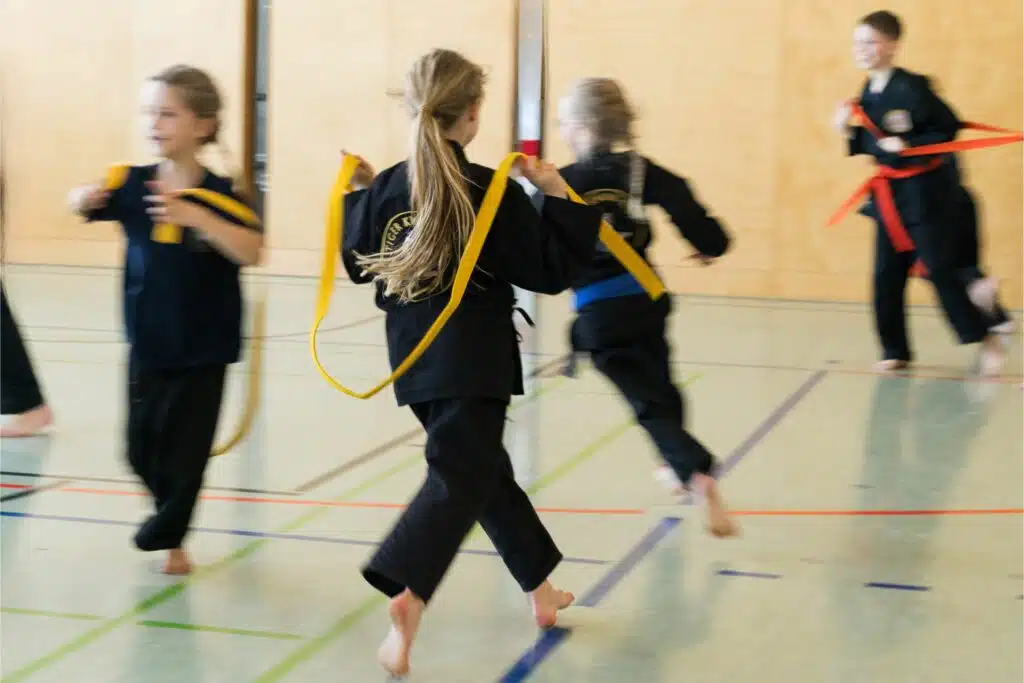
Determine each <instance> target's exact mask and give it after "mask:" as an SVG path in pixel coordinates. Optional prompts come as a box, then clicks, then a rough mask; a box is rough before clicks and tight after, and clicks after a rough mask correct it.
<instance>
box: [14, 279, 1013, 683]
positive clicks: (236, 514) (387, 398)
mask: <svg viewBox="0 0 1024 683" xmlns="http://www.w3.org/2000/svg"><path fill="white" fill-rule="evenodd" d="M256 287H258V288H260V289H262V290H264V291H265V292H266V293H267V296H268V302H269V303H268V316H269V317H268V324H267V331H266V339H265V346H264V373H265V374H264V376H263V383H264V398H263V403H262V408H261V411H260V414H259V415H258V419H257V422H256V425H255V427H254V430H253V432H252V433H251V435H250V437H249V438H248V439H247V440H246V441H245V442H244V443H243V444H242V445H241V446H239V447H238V448H237V449H235V450H234V451H232V452H230V453H228V454H226V455H224V456H221V457H219V458H217V459H216V460H215V461H214V462H213V463H212V464H211V466H210V468H209V471H208V477H207V488H206V490H205V495H204V500H203V501H202V502H201V503H200V507H199V510H198V513H197V516H196V518H195V520H194V525H195V532H194V534H193V535H192V536H191V540H190V550H191V552H192V554H193V558H194V560H195V561H196V563H197V564H198V565H199V569H198V571H197V572H196V573H195V574H194V575H193V576H191V577H189V578H187V579H185V580H181V579H176V578H170V577H166V576H164V575H162V574H160V573H159V565H160V560H161V559H162V558H158V557H157V556H146V555H143V554H141V553H139V552H137V551H136V550H134V548H133V547H132V545H131V536H132V534H133V531H134V527H135V525H136V524H137V523H138V521H139V520H140V519H141V518H142V517H143V516H144V515H145V514H146V511H147V509H148V505H149V502H148V499H147V498H146V497H145V494H144V492H143V490H142V489H141V488H140V487H139V486H138V485H137V484H136V483H135V481H134V480H133V478H132V476H131V474H130V472H129V471H128V469H127V466H126V463H125V462H124V459H123V456H122V440H121V431H122V427H121V421H122V419H123V418H122V415H123V392H124V389H123V384H124V382H123V376H124V357H125V347H124V345H123V343H122V341H121V323H120V273H118V272H117V271H113V270H103V269H77V268H56V267H9V268H7V269H6V275H5V288H6V289H7V290H8V293H9V298H10V300H11V302H12V306H13V307H14V310H15V315H16V316H17V317H18V319H19V322H20V323H21V325H22V330H23V332H24V335H25V337H26V341H27V344H28V346H29V349H30V352H31V353H32V354H33V357H34V361H35V363H36V368H37V371H38V372H39V374H40V375H41V378H42V381H43V384H44V390H45V391H46V393H47V395H48V397H49V398H50V400H51V403H52V405H53V407H54V409H55V411H56V416H57V425H56V429H55V430H54V432H53V434H52V435H50V436H45V437H38V438H34V439H29V440H24V441H5V442H3V445H2V463H0V470H2V489H0V494H2V497H3V503H2V510H0V514H2V517H0V523H2V558H0V561H2V572H3V573H2V595H0V608H2V614H0V617H2V662H0V663H2V672H3V674H4V677H3V679H2V680H3V681H4V682H5V683H6V682H8V681H10V683H14V682H15V681H17V682H19V683H20V681H30V682H32V683H36V682H38V683H46V682H51V683H67V682H68V681H74V683H100V682H102V683H157V682H160V683H172V682H173V683H179V682H181V681H188V682H189V683H214V682H217V683H271V682H276V681H296V682H298V681H303V682H304V683H319V682H321V681H323V682H328V681H330V682H336V681H345V682H346V683H362V682H364V681H380V680H383V679H384V676H383V675H382V673H381V671H380V669H379V668H378V666H377V664H376V661H375V653H376V648H377V644H378V643H379V641H380V639H381V638H382V637H383V635H384V634H385V632H386V629H387V617H386V613H385V609H384V601H383V600H382V599H381V598H380V597H379V596H378V595H377V594H376V593H374V592H373V591H372V590H371V589H370V588H369V586H368V585H367V584H366V583H365V582H364V581H363V580H362V578H361V577H360V575H359V572H358V570H359V567H360V565H361V563H362V562H363V560H364V558H366V557H367V555H368V554H369V553H370V552H371V549H372V547H373V545H374V543H375V542H376V541H378V540H379V539H380V538H381V537H382V536H383V535H384V534H385V533H386V531H387V530H388V528H389V526H390V524H391V521H392V520H393V518H394V517H395V515H396V513H397V511H398V509H399V508H400V507H401V506H402V505H403V504H404V503H405V502H406V500H407V499H408V498H409V497H410V496H411V494H412V492H413V491H414V490H415V489H416V487H417V486H418V484H419V482H420V480H421V477H422V473H423V469H424V466H423V460H422V455H421V451H422V446H423V434H422V432H421V431H420V430H419V429H418V424H417V423H416V422H415V420H414V418H413V416H412V414H411V413H410V412H409V411H408V410H404V409H399V408H398V407H396V406H395V404H394V400H393V398H392V396H391V394H390V393H389V392H387V391H385V392H382V394H381V395H379V396H377V397H375V398H373V399H371V400H368V401H357V400H354V399H351V398H348V397H346V396H344V395H342V394H340V393H338V392H336V391H335V390H334V389H333V388H332V387H330V386H329V385H328V384H327V383H326V382H325V381H324V380H323V379H322V378H321V377H319V376H318V373H317V371H316V369H315V367H314V366H313V364H312V361H311V359H310V355H309V347H308V338H307V330H308V328H309V325H310V322H311V320H312V307H313V301H314V297H315V291H316V283H315V282H314V281H313V280H305V279H295V278H266V279H265V280H262V281H261V283H260V284H258V285H256ZM911 315H912V323H911V328H912V334H913V336H914V339H915V341H916V345H917V347H918V349H917V350H918V356H919V363H920V365H919V366H918V367H917V368H916V370H915V371H914V373H913V374H911V375H908V376H901V377H890V378H882V377H878V376H876V375H874V374H872V373H871V372H870V366H871V363H872V362H873V361H874V360H875V359H876V357H875V353H876V347H875V341H874V337H873V332H872V327H871V318H870V311H869V310H868V309H867V308H866V307H865V306H862V305H858V304H837V303H797V302H778V301H768V300H753V299H742V300H740V299H728V300H727V299H716V298H710V297H679V298H677V299H676V309H675V315H674V316H673V322H672V335H671V338H672V342H673V345H674V349H675V360H676V364H675V370H676V373H677V374H676V376H677V381H678V382H679V383H680V384H683V385H685V391H686V395H687V397H688V401H689V424H690V427H691V429H692V430H693V431H694V432H695V433H696V434H697V435H698V436H699V437H700V438H701V439H702V440H703V441H704V442H705V443H706V444H707V445H708V446H709V447H711V448H712V450H713V451H715V452H716V453H717V454H718V455H719V457H720V458H721V461H722V463H723V465H724V469H725V471H726V474H725V476H724V477H723V479H722V486H723V491H724V493H725V494H726V496H727V499H728V501H729V503H730V504H731V506H732V507H733V508H734V509H735V511H736V512H737V513H738V514H739V515H741V517H740V522H741V523H742V525H743V534H742V536H741V537H740V538H738V539H734V540H728V541H719V540H714V539H711V538H709V537H708V536H707V535H706V534H705V533H704V531H703V525H702V520H701V516H700V514H699V510H698V509H696V508H694V507H692V506H689V505H680V504H678V501H674V500H673V499H672V498H671V497H670V496H669V495H668V494H667V493H666V492H665V491H664V490H663V489H662V488H661V487H660V485H659V484H658V483H657V482H656V481H655V480H654V478H653V476H652V474H653V469H654V467H655V465H656V459H655V453H654V452H653V450H652V448H651V446H650V445H649V443H648V441H647V439H646V437H645V435H644V434H643V433H642V432H641V430H640V429H639V428H638V427H635V426H633V424H632V421H631V415H630V413H629V412H628V410H627V408H626V406H625V404H624V403H623V402H622V400H621V399H620V398H619V397H618V396H617V395H616V394H615V393H614V392H613V390H612V389H611V387H610V386H609V385H608V384H607V383H606V382H605V381H604V380H603V378H601V377H600V376H598V375H596V374H595V373H594V372H593V371H592V370H591V369H590V368H589V367H588V366H587V365H586V364H583V365H582V366H581V370H582V372H581V375H580V376H579V377H578V378H577V379H575V380H568V379H564V378H561V377H557V376H553V377H544V376H542V377H539V378H538V379H537V380H536V386H537V390H536V392H534V393H532V394H531V395H530V396H529V397H527V398H525V399H523V400H520V401H517V402H516V404H515V405H514V407H513V408H512V410H511V412H510V419H509V435H508V440H509V444H510V450H512V451H513V452H514V453H515V457H514V461H515V465H516V468H517V472H519V473H520V475H521V479H522V482H523V484H524V486H528V487H529V489H530V491H531V493H532V494H533V499H534V501H535V504H536V506H537V507H538V508H539V509H540V510H541V514H542V517H543V519H544V520H545V522H546V524H548V525H549V528H550V529H551V531H552V533H553V535H554V537H555V539H556V540H557V541H558V543H559V544H560V546H561V548H562V550H563V552H564V553H565V555H566V561H565V563H564V564H563V565H562V566H561V567H560V568H559V569H558V571H557V572H556V574H555V577H554V578H555V580H556V582H557V583H558V584H559V585H561V586H564V587H566V588H568V589H571V590H573V591H575V592H576V595H577V599H578V606H576V607H573V608H572V609H570V610H567V611H566V612H565V613H564V616H563V618H562V625H563V627H564V628H559V629H555V630H552V631H549V632H547V633H543V634H541V633H538V632H537V630H536V628H535V627H534V626H533V622H532V619H531V618H530V614H529V610H528V607H527V604H526V602H525V600H524V598H523V596H522V594H521V592H520V591H519V589H518V588H517V586H516V585H515V584H514V583H513V581H512V579H511V578H510V577H509V576H508V574H507V572H506V571H505V569H504V567H503V565H502V563H501V561H500V560H499V559H498V558H497V557H496V556H495V555H494V553H493V549H492V548H491V547H490V545H489V543H488V541H487V539H486V537H485V536H484V535H483V534H481V533H474V534H473V535H472V536H471V538H470V539H469V540H468V541H467V543H466V545H465V547H464V550H463V553H462V554H461V555H460V557H459V559H458V561H457V562H456V564H455V566H454V568H453V570H452V572H451V573H450V574H449V575H448V578H447V579H446V581H445V584H444V585H443V586H442V588H441V591H440V592H439V594H438V597H437V599H436V602H435V603H434V604H433V605H432V607H431V609H430V610H429V611H428V612H427V616H426V618H425V620H424V623H423V627H422V630H421V635H420V638H419V640H418V642H417V645H416V648H415V650H414V652H413V674H412V676H411V677H410V681H412V682H415V681H437V682H443V683H461V682H466V683H487V682H497V681H504V682H506V683H512V682H514V681H524V680H527V681H536V682H537V683H576V682H579V683H590V682H594V683H599V682H600V683H622V682H623V681H635V682H636V683H670V682H671V683H678V681H683V680H685V681H687V683H724V682H729V683H734V682H739V681H757V682H759V683H770V682H774V681H779V682H781V681H786V682H787V683H788V682H790V681H835V682H837V683H853V682H858V683H859V682H861V681H878V682H879V683H889V682H892V683H896V682H905V681H906V682H909V681H927V682H928V683H946V682H948V683H963V682H964V681H968V680H979V681H985V683H1020V681H1021V680H1022V678H1024V662H1022V657H1021V650H1020V645H1021V642H1022V640H1024V621H1022V600H1021V594H1022V592H1024V587H1022V584H1024V576H1022V574H1021V572H1022V571H1024V568H1022V558H1024V529H1022V512H1024V511H1022V508H1024V500H1022V498H1024V451H1022V448H1024V445H1022V444H1024V442H1022V439H1024V406H1022V393H1024V392H1022V391H1021V370H1022V368H1021V347H1020V341H1019V339H1020V338H1019V336H1018V337H1015V338H1013V339H1012V340H1011V341H1010V346H1009V360H1008V363H1007V366H1006V368H1005V371H1004V374H1003V376H1002V377H1000V378H998V379H995V380H981V379H978V378H976V377H972V376H971V365H972V363H973V360H974V356H973V354H974V352H973V350H972V349H969V348H968V349H964V348H960V347H957V346H956V345H955V344H954V342H953V339H952V336H951V333H950V332H949V331H948V328H947V327H946V325H945V323H944V322H943V320H942V319H941V316H940V314H939V312H938V311H937V310H934V309H932V308H927V307H921V308H914V309H913V310H912V314H911ZM1014 315H1015V317H1018V318H1019V313H1015V314H1014ZM568 319H569V310H568V301H567V297H558V298H543V299H541V301H540V314H539V320H538V323H539V326H538V328H537V329H536V330H534V331H533V332H532V333H534V334H537V335H538V344H539V353H538V354H537V362H538V364H539V366H540V367H541V368H542V370H543V369H544V368H547V367H551V365H552V364H556V363H557V361H558V359H559V357H560V356H561V355H562V354H563V353H564V351H565V343H564V339H565V328H566V322H567V320H568ZM324 328H325V330H326V331H325V332H324V333H323V336H322V341H321V344H320V348H321V359H322V360H323V361H324V362H325V365H326V366H327V367H328V368H329V369H330V370H331V372H332V373H333V374H334V375H336V376H337V377H338V378H339V379H340V380H341V381H342V382H343V383H345V384H348V385H353V386H354V388H357V389H364V388H369V387H370V386H372V385H373V384H376V382H377V381H378V380H379V379H381V378H383V377H384V376H386V375H387V361H386V355H385V348H384V345H383V341H384V337H383V318H382V317H381V316H380V315H379V312H378V311H377V310H376V309H375V308H373V305H372V295H371V292H370V290H368V289H364V290H357V289H355V288H353V287H351V286H347V285H343V284H341V283H339V285H338V289H337V292H336V295H335V303H334V305H333V311H332V313H331V316H330V317H329V318H328V320H327V321H326V322H325V323H324ZM245 371H246V364H245V363H242V364H239V365H237V366H236V367H235V370H234V374H233V377H232V380H231V385H230V388H229V399H228V404H227V405H226V407H225V412H224V416H223V418H222V427H221V432H222V434H223V435H224V436H225V437H226V436H228V435H230V432H232V431H233V430H234V428H235V426H236V425H237V422H238V420H239V416H240V415H241V409H242V403H243V398H244V396H243V387H244V373H245ZM544 374H552V373H544V372H542V373H541V375H544Z"/></svg>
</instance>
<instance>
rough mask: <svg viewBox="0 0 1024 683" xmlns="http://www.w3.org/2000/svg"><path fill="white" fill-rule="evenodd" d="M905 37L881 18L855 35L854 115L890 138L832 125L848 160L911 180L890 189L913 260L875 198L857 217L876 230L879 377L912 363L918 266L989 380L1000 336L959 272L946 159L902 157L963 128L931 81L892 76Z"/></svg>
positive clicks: (953, 182) (842, 119)
mask: <svg viewBox="0 0 1024 683" xmlns="http://www.w3.org/2000/svg"><path fill="white" fill-rule="evenodd" d="M902 30H903V29H902V24H901V22H900V20H899V18H898V17H897V16H896V15H894V14H892V13H891V12H884V11H882V12H873V13H871V14H869V15H867V16H865V17H864V18H863V19H861V21H860V22H859V23H858V25H857V27H856V29H855V31H854V57H855V60H856V62H857V65H858V66H859V67H860V68H862V69H864V70H866V71H868V73H869V74H870V77H869V79H868V81H867V82H866V83H865V84H864V88H863V91H862V93H861V98H860V99H861V101H860V106H861V107H862V108H863V110H864V113H865V114H866V115H867V116H868V118H870V119H871V121H872V122H873V123H874V125H875V126H876V127H877V128H878V129H879V130H881V131H882V132H883V133H884V134H885V135H886V136H887V137H885V138H883V139H881V140H876V139H875V137H874V136H873V135H872V133H871V132H870V131H869V130H867V128H865V127H864V126H858V127H851V126H850V125H849V120H850V113H851V111H850V107H849V105H847V104H843V105H840V106H839V107H838V109H837V111H836V118H835V126H836V128H837V129H838V130H839V131H840V132H842V133H843V134H844V135H845V136H846V137H847V139H848V153H849V154H850V155H859V154H867V155H870V156H873V157H874V158H875V160H876V162H877V163H878V165H879V166H882V167H888V168H890V169H897V170H899V171H901V172H906V173H908V174H912V175H911V176H910V177H905V178H901V179H894V180H890V181H889V184H890V187H891V188H892V194H893V199H894V201H895V204H896V209H897V211H898V213H899V217H900V220H901V222H902V223H903V225H904V226H905V229H906V232H907V234H908V235H909V237H910V238H911V239H912V240H913V243H914V247H915V251H912V252H898V251H896V247H895V245H894V243H893V241H892V237H891V235H889V233H888V232H887V229H886V227H887V226H886V224H885V221H884V220H883V215H882V213H881V210H880V207H879V202H878V198H877V197H872V200H871V201H869V202H868V203H867V204H866V205H865V206H864V207H863V208H862V210H861V213H863V214H865V215H867V216H869V217H871V218H874V219H875V221H876V223H877V224H878V229H877V238H876V248H875V276H874V306H875V324H876V328H877V331H878V336H879V339H880V341H881V345H882V360H881V361H879V363H878V364H877V365H876V369H878V370H879V371H882V372H889V371H892V370H899V369H902V368H905V367H907V366H908V365H909V364H910V362H911V361H912V358H913V354H912V353H911V350H910V341H909V339H908V337H907V329H906V314H905V313H906V311H905V307H906V306H905V301H904V293H905V290H906V285H907V278H908V276H909V273H910V269H911V266H912V265H913V264H914V262H915V261H916V260H917V259H920V260H921V262H922V263H923V264H924V266H925V267H926V268H927V270H928V279H929V281H930V282H931V283H932V285H933V286H934V287H935V291H936V293H937V294H938V297H939V300H940V302H941V303H942V308H943V310H944V311H945V313H946V317H947V319H948V320H949V322H950V324H951V325H952V326H953V328H954V329H955V330H956V333H957V336H958V337H959V338H960V342H961V343H962V344H974V343H979V342H980V343H981V353H980V356H979V361H980V366H981V370H982V372H983V373H985V374H995V373H997V372H998V371H999V367H1000V366H1001V364H1002V351H1001V345H1000V342H999V339H998V336H997V335H995V334H992V333H990V332H989V329H988V327H989V321H988V316H987V315H986V314H985V313H984V312H983V311H981V310H980V309H979V308H978V307H977V306H976V305H975V304H974V303H973V302H972V301H971V299H970V298H969V296H968V293H967V285H966V283H965V282H964V281H963V279H962V277H961V273H960V271H959V269H958V267H957V266H958V263H957V257H956V241H957V239H958V238H959V236H958V230H960V226H959V225H958V220H957V215H958V211H957V206H956V197H957V194H958V187H959V180H958V178H957V174H956V169H955V168H954V167H953V165H952V164H950V163H949V161H948V158H943V157H939V158H936V157H901V156H900V154H899V153H900V152H901V151H902V150H904V149H906V148H908V147H917V146H920V145H927V144H935V143H940V142H949V141H952V140H953V139H954V138H955V137H956V136H957V133H958V132H959V131H960V128H961V122H960V120H959V119H958V118H957V116H956V114H955V113H953V111H952V110H951V109H950V108H949V106H948V105H947V104H946V103H945V102H943V101H942V100H941V99H940V98H939V96H938V95H937V94H936V93H935V91H934V90H933V89H932V87H931V84H930V81H929V79H928V77H926V76H922V75H920V74H915V73H912V72H910V71H907V70H905V69H901V68H898V67H894V66H893V62H894V59H895V57H896V52H897V50H898V48H899V41H900V38H901V36H902Z"/></svg>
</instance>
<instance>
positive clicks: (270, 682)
mask: <svg viewBox="0 0 1024 683" xmlns="http://www.w3.org/2000/svg"><path fill="white" fill-rule="evenodd" d="M700 376H701V375H700V374H694V375H690V376H689V377H687V378H686V379H685V380H683V382H682V385H683V386H686V385H689V384H692V383H694V382H696V381H697V379H699V378H700ZM538 393H539V392H538ZM535 395H536V394H535ZM634 423H635V421H634V418H632V417H630V418H629V419H628V420H626V421H624V422H622V423H620V424H617V425H615V426H614V427H612V428H611V429H609V430H608V431H606V432H605V433H603V434H601V435H600V436H598V437H597V438H596V439H594V440H593V441H591V442H590V443H588V444H587V445H586V446H584V447H583V448H582V449H580V450H579V451H578V452H577V453H576V454H575V455H573V456H572V457H571V458H569V459H568V460H566V461H565V462H563V463H562V464H561V465H559V466H558V467H556V468H555V469H553V470H551V472H549V473H547V474H545V475H543V476H541V477H539V478H538V479H537V481H535V482H534V483H533V484H532V485H531V486H530V487H529V488H528V489H526V491H527V493H529V494H531V495H532V494H535V493H537V492H539V491H540V490H542V489H544V488H547V487H548V486H551V484H553V483H555V482H556V481H558V480H559V479H562V478H563V477H565V476H566V475H567V474H569V472H571V471H572V470H574V469H576V468H577V467H579V466H580V465H582V464H583V463H584V462H586V461H587V460H589V459H590V458H592V457H594V455H596V454H597V453H598V451H600V450H601V449H602V448H605V447H607V446H609V445H611V444H612V442H614V441H615V440H617V439H618V438H619V437H621V436H622V435H624V434H626V433H627V432H628V431H629V430H630V429H631V428H632V427H633V426H634ZM480 530H481V529H480V525H479V524H478V525H476V526H474V528H473V530H472V531H471V532H470V533H469V535H468V536H467V537H466V540H469V539H470V538H472V537H473V536H474V535H475V534H477V533H478V532H480ZM386 602H387V598H386V597H385V596H383V595H381V594H380V593H376V594H374V595H372V596H370V597H369V598H367V599H366V600H364V601H363V602H361V603H359V605H358V606H357V607H356V608H355V609H354V610H352V611H350V612H347V613H346V614H344V615H343V616H342V617H341V618H340V619H338V621H336V622H334V624H332V625H331V627H330V628H329V629H327V630H326V631H324V632H323V633H322V634H320V635H319V636H316V637H314V638H312V639H311V640H310V641H309V642H307V643H305V644H303V645H302V647H300V648H299V649H297V650H295V651H294V652H292V653H291V654H289V655H287V656H285V658H284V659H282V660H281V661H280V662H278V663H277V664H275V665H274V666H273V667H272V668H270V669H268V670H267V671H264V672H263V673H262V674H261V675H260V677H259V678H257V679H256V680H254V681H253V683H277V682H278V681H280V680H282V679H284V677H285V676H287V675H288V674H290V673H291V672H292V671H294V670H295V669H297V668H298V667H299V666H301V665H302V664H304V663H306V662H307V661H309V660H310V659H312V658H313V656H315V655H316V654H317V653H318V652H319V651H320V650H322V649H323V648H324V647H326V646H327V645H329V644H330V643H331V641H333V640H335V639H336V638H339V637H340V636H342V635H343V634H344V633H345V632H346V631H348V630H349V629H350V628H352V627H353V626H355V625H356V624H357V623H358V622H359V621H360V620H361V619H362V618H363V617H365V616H367V615H369V614H370V613H371V612H373V610H374V609H375V608H377V607H378V606H383V605H384V604H385V603H386Z"/></svg>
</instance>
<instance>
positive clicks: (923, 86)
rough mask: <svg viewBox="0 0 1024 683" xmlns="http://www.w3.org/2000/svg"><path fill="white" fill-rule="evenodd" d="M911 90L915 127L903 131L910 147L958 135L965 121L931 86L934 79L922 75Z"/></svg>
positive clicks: (911, 111) (911, 110) (937, 141)
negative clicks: (908, 130)
mask: <svg viewBox="0 0 1024 683" xmlns="http://www.w3.org/2000/svg"><path fill="white" fill-rule="evenodd" d="M912 88H913V89H912V91H911V93H910V97H909V99H910V116H911V120H912V122H913V130H912V131H911V132H910V133H908V134H906V135H902V136H901V137H902V138H903V141H904V142H906V143H907V145H908V146H910V147H920V146H921V145H934V144H938V143H940V142H950V141H952V140H954V139H956V136H957V133H959V132H960V128H961V127H962V125H963V124H962V123H961V121H960V117H959V116H957V115H956V113H955V112H954V111H953V110H952V109H951V108H950V106H949V105H948V104H946V102H944V101H943V100H942V98H941V97H939V96H938V95H937V94H936V93H935V90H933V89H932V85H931V81H930V80H929V79H928V78H927V77H926V76H920V77H918V78H915V79H914V81H913V86H912Z"/></svg>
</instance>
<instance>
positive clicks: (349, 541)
mask: <svg viewBox="0 0 1024 683" xmlns="http://www.w3.org/2000/svg"><path fill="white" fill-rule="evenodd" d="M0 517H22V518H27V519H46V520H50V521H54V522H78V523H81V524H99V525H102V526H129V527H135V526H138V523H137V522H128V521H125V520H120V519H98V518H96V517H71V516H67V515H47V514H42V513H38V512H13V511H10V510H0ZM190 531H193V532H199V533H204V534H222V535H226V536H247V537H252V538H275V539H280V540H285V541H305V542H307V543H336V544H340V545H359V546H367V547H376V546H377V545H379V542H378V541H364V540H361V539H355V538H336V537H332V536H310V535H307V534H285V533H276V532H271V531H249V530H248V529H216V528H209V527H192V528H191V529H190ZM459 553H460V554H462V555H482V556H485V557H498V553H497V552H496V551H494V550H476V549H473V548H463V549H461V550H460V551H459ZM562 561H563V562H567V563H569V564H590V565H606V564H611V563H610V562H609V561H608V560H598V559H594V558H591V557H565V558H563V559H562Z"/></svg>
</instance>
